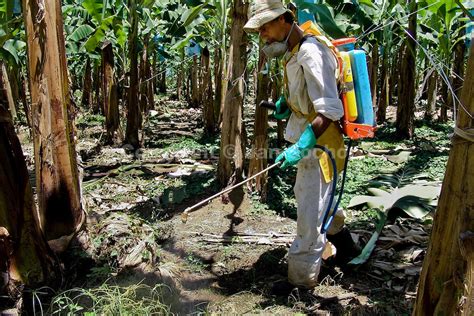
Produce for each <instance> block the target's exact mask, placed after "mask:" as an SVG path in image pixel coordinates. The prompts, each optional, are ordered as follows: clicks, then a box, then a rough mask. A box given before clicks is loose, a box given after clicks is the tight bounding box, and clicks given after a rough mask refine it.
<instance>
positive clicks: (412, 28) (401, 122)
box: [396, 0, 417, 139]
mask: <svg viewBox="0 0 474 316" xmlns="http://www.w3.org/2000/svg"><path fill="white" fill-rule="evenodd" d="M408 6H409V8H410V14H411V15H410V18H409V20H408V30H407V32H408V33H409V34H410V35H407V36H406V40H405V45H402V47H403V51H402V52H403V53H402V56H403V57H402V59H401V72H400V81H399V83H398V85H399V90H398V91H399V93H398V107H397V122H396V130H397V136H398V137H400V138H402V139H410V138H412V137H413V132H414V129H415V125H414V119H415V93H416V87H415V81H416V42H415V41H416V21H417V16H416V9H417V3H416V1H415V0H409V1H408Z"/></svg>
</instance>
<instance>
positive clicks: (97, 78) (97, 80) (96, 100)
mask: <svg viewBox="0 0 474 316" xmlns="http://www.w3.org/2000/svg"><path fill="white" fill-rule="evenodd" d="M101 79H102V78H101V69H100V65H99V63H98V62H97V61H94V74H93V87H94V97H93V98H92V99H93V100H92V113H94V114H98V113H100V112H101V110H102V99H101V94H100V87H101V85H102V84H101V82H102V81H101ZM102 113H103V112H102Z"/></svg>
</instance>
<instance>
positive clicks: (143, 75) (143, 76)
mask: <svg viewBox="0 0 474 316" xmlns="http://www.w3.org/2000/svg"><path fill="white" fill-rule="evenodd" d="M148 39H149V36H148V35H146V36H145V38H144V39H143V50H142V55H141V60H140V67H139V76H138V77H139V78H140V79H139V80H140V84H139V93H140V94H139V99H140V110H141V112H142V114H143V113H146V112H147V111H148V108H149V105H148V104H149V100H148V89H147V82H148V71H147V63H148V49H147V46H148Z"/></svg>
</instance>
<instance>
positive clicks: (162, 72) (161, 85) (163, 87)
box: [158, 62, 168, 93]
mask: <svg viewBox="0 0 474 316" xmlns="http://www.w3.org/2000/svg"><path fill="white" fill-rule="evenodd" d="M162 65H163V67H162V68H161V70H160V73H159V76H158V77H159V78H160V81H159V88H158V89H159V91H160V93H166V91H167V90H168V87H167V86H166V62H163V64H162Z"/></svg>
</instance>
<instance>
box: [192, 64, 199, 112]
mask: <svg viewBox="0 0 474 316" xmlns="http://www.w3.org/2000/svg"><path fill="white" fill-rule="evenodd" d="M198 106H199V90H198V62H197V55H194V56H193V64H192V68H191V107H198Z"/></svg>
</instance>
